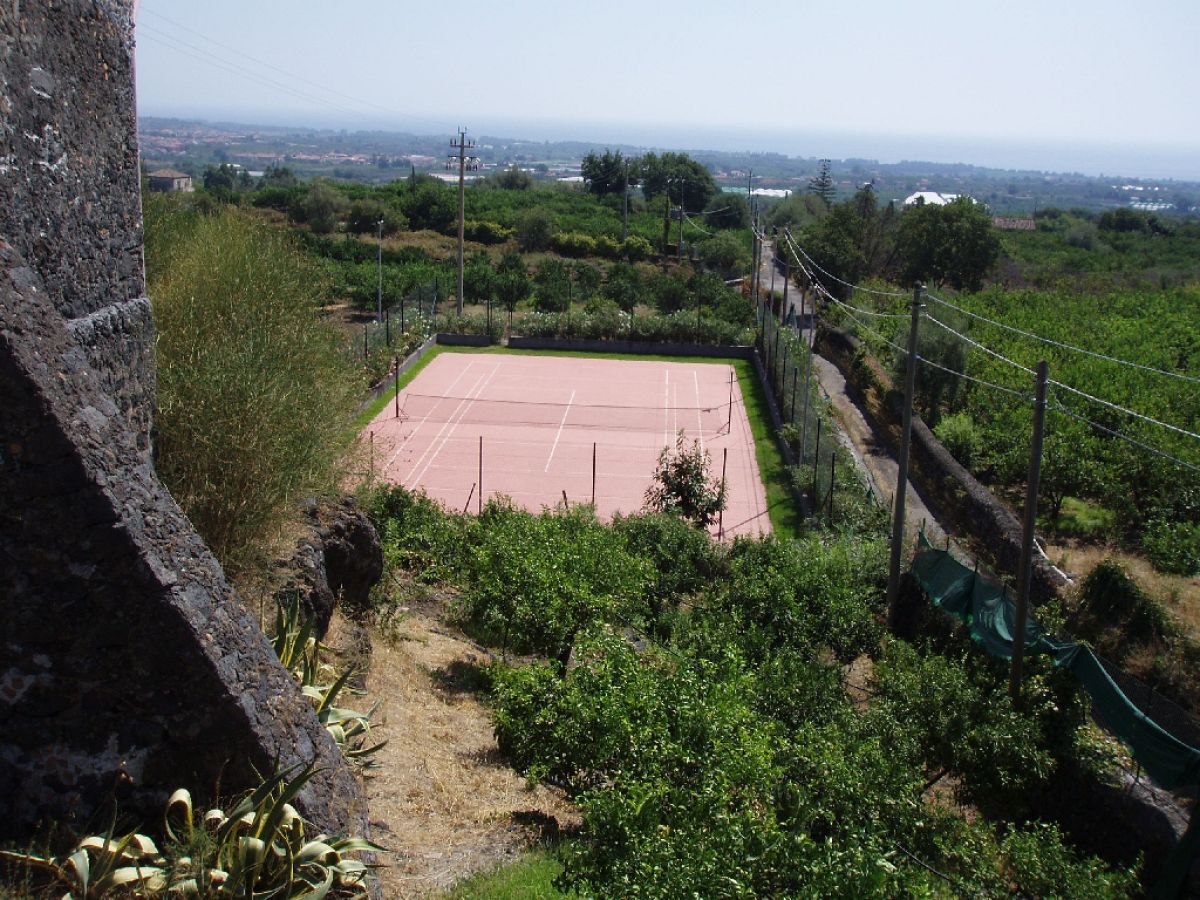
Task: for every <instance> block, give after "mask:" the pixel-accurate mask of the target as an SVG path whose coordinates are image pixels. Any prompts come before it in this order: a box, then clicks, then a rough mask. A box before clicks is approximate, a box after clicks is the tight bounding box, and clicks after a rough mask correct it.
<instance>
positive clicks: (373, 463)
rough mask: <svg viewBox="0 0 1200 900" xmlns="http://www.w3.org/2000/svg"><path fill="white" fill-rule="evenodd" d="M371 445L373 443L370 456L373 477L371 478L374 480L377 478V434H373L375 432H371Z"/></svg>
mask: <svg viewBox="0 0 1200 900" xmlns="http://www.w3.org/2000/svg"><path fill="white" fill-rule="evenodd" d="M370 443H371V450H370V454H369V457H370V475H371V478H372V479H374V478H375V432H373V431H372V432H371V437H370Z"/></svg>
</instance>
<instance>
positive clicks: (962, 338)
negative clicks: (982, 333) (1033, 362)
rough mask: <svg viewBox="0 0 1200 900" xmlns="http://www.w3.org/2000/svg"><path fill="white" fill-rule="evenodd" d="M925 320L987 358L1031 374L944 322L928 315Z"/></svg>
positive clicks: (1030, 370) (1031, 371)
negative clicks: (990, 357) (984, 354)
mask: <svg viewBox="0 0 1200 900" xmlns="http://www.w3.org/2000/svg"><path fill="white" fill-rule="evenodd" d="M925 318H926V319H927V320H928V321H930V322H932V323H933V324H934V325H936V326H938V327H939V328H944V329H945V330H946V331H948V332H950V333H951V334H952V335H954V336H955V337H956V338H958V339H959V340H960V341H965V342H966V343H968V344H970V345H971V346H972V347H976V348H977V349H979V350H982V351H983V352H984V353H986V354H988V355H989V356H994V357H995V358H996V359H998V360H1000V361H1001V362H1004V363H1008V364H1009V365H1010V366H1012V367H1013V368H1015V369H1020V370H1021V371H1022V372H1026V373H1028V374H1030V375H1032V374H1033V369H1031V368H1029V367H1028V366H1023V365H1021V364H1020V363H1019V362H1016V361H1014V360H1011V359H1009V358H1008V357H1007V356H1005V355H1003V354H1002V353H997V352H996V351H995V350H992V349H991V348H990V347H985V346H984V345H983V344H981V343H979V342H978V341H973V340H971V339H970V338H969V337H967V336H966V335H965V334H960V333H959V332H957V331H955V330H954V329H953V328H951V327H950V326H949V325H947V324H946V323H945V322H940V321H938V320H937V319H935V318H934V317H933V316H931V315H928V314H926V316H925Z"/></svg>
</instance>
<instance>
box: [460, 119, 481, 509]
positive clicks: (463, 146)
mask: <svg viewBox="0 0 1200 900" xmlns="http://www.w3.org/2000/svg"><path fill="white" fill-rule="evenodd" d="M466 167H467V133H466V132H465V131H459V132H458V297H457V303H456V304H455V311H456V312H457V313H458V314H459V315H460V316H461V315H462V313H463V234H464V231H463V228H464V223H465V219H466V215H467V191H466V187H465V184H466V179H465V177H464V173H465V172H466ZM479 496H480V499H482V498H483V485H482V483H481V484H480V488H479Z"/></svg>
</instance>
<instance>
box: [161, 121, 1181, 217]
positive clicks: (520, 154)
mask: <svg viewBox="0 0 1200 900" xmlns="http://www.w3.org/2000/svg"><path fill="white" fill-rule="evenodd" d="M138 131H139V138H140V142H141V153H142V165H143V169H144V170H145V171H146V172H151V171H155V170H163V169H168V170H170V171H174V172H178V173H180V174H182V175H188V176H192V177H196V176H200V175H202V174H203V172H204V170H205V168H207V167H208V166H218V165H223V164H227V165H232V166H236V167H239V168H242V169H245V170H246V172H247V173H248V175H249V176H250V177H260V176H261V175H262V173H263V172H265V171H266V169H267V168H268V167H271V166H287V167H289V168H290V169H292V170H293V171H294V172H295V173H296V174H297V175H300V176H302V177H317V176H321V177H327V178H333V179H337V180H346V181H361V182H366V183H375V184H378V183H384V182H388V181H392V180H394V179H396V178H401V177H405V176H407V175H409V174H410V173H412V172H422V173H427V174H431V175H435V176H439V177H446V178H454V179H457V171H455V172H454V173H451V172H450V171H449V169H448V168H447V166H448V158H449V155H450V153H451V149H450V139H451V137H452V136H451V135H414V134H405V133H398V132H380V131H355V132H350V131H345V130H341V131H338V130H331V129H304V128H282V127H277V126H259V125H252V124H228V123H212V122H203V121H193V120H183V119H165V118H155V117H149V116H148V117H143V118H142V119H141V121H140V122H139V127H138ZM469 137H470V138H471V139H472V140H473V142H474V146H473V147H472V149H471V151H470V152H471V154H472V155H473V156H474V157H475V158H476V159H477V161H478V169H477V170H476V171H475V172H474V173H472V174H471V175H469V176H467V177H469V178H478V177H484V176H486V175H487V174H488V173H489V172H495V171H496V170H501V169H508V168H511V167H516V168H518V169H520V170H522V171H525V172H528V173H529V174H530V175H532V176H533V177H534V178H536V179H538V180H541V181H547V182H559V183H562V184H563V185H564V186H569V185H571V184H572V183H579V182H582V176H581V174H580V162H581V160H582V159H583V157H584V155H585V154H587V153H588V152H591V151H601V150H604V149H613V150H620V151H622V152H623V153H624V154H625V155H626V156H636V155H638V154H640V153H642V152H645V151H647V150H656V151H661V150H663V149H686V150H687V152H688V153H689V154H690V155H691V156H693V157H694V158H695V159H697V160H699V161H700V162H701V163H703V164H704V165H705V166H706V167H707V168H708V169H709V171H710V172H711V173H712V174H713V177H714V179H715V180H716V182H717V184H718V185H720V186H721V187H722V189H724V190H728V191H739V192H743V193H744V192H746V191H747V190H752V191H753V192H754V194H755V195H756V196H764V197H783V196H786V195H787V194H788V193H789V192H791V191H794V190H802V189H803V188H804V187H805V186H806V185H807V183H808V181H809V179H810V178H812V177H813V176H814V175H815V174H816V173H817V171H818V169H819V167H820V162H821V159H822V156H821V154H820V148H817V147H814V148H812V149H813V155H811V156H804V157H800V156H785V155H783V154H780V153H731V152H723V151H706V150H702V149H695V148H661V147H654V148H649V147H637V146H632V145H625V144H617V143H614V144H612V145H609V146H607V147H606V146H605V145H601V144H597V143H588V142H579V141H527V140H520V139H514V138H499V137H494V136H488V135H469ZM455 169H457V166H455ZM831 171H832V174H833V176H834V178H835V181H836V185H837V189H838V194H839V196H843V197H845V196H850V195H851V194H852V193H853V192H854V191H855V190H856V189H857V188H858V187H859V186H861V185H862V184H864V183H866V182H873V183H874V186H875V190H876V193H877V196H879V197H880V198H881V199H883V200H884V201H891V202H895V203H896V204H897V205H899V204H902V203H903V202H904V201H905V200H906V199H908V198H911V197H912V196H913V195H914V194H917V193H923V192H927V193H931V194H936V195H955V194H967V195H968V196H970V197H972V198H974V199H975V200H977V201H979V202H983V203H986V204H987V205H988V207H989V209H990V210H991V212H992V213H993V214H995V215H997V216H1000V217H1014V218H1017V219H1021V218H1027V217H1029V216H1032V215H1033V214H1034V213H1036V211H1037V210H1038V209H1045V208H1047V207H1050V206H1055V207H1059V208H1063V209H1071V208H1077V209H1084V210H1089V211H1103V210H1108V209H1117V208H1131V209H1137V210H1142V211H1146V212H1156V213H1162V214H1167V215H1180V216H1187V215H1195V214H1196V213H1197V212H1200V208H1198V205H1200V183H1198V182H1187V181H1177V180H1171V179H1157V180H1156V179H1143V180H1127V179H1121V180H1119V181H1118V180H1114V179H1105V178H1097V177H1093V176H1087V175H1082V174H1078V173H1056V172H1039V171H1030V170H1015V169H1008V170H1006V169H994V168H986V167H981V166H974V165H971V164H969V163H965V162H964V163H951V164H947V163H934V162H920V161H903V162H899V163H881V162H878V161H876V160H871V159H834V160H832V161H831Z"/></svg>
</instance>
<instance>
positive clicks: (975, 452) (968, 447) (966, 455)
mask: <svg viewBox="0 0 1200 900" xmlns="http://www.w3.org/2000/svg"><path fill="white" fill-rule="evenodd" d="M933 433H934V434H935V435H937V439H938V440H939V441H941V442H942V445H943V446H944V447H945V448H946V450H948V451H949V453H950V455H951V456H953V457H954V458H955V459H956V460H958V461H959V462H960V463H961V464H962V465H963V466H964V467H966V468H968V469H970V468H972V467H973V466H974V465H975V460H976V459H977V458H978V456H979V449H980V446H981V443H982V438H981V436H980V434H979V429H978V428H976V427H975V422H974V420H973V419H972V418H971V416H970V414H969V413H965V412H964V413H955V414H954V415H951V416H946V417H945V418H944V419H942V420H941V421H940V422H938V423H937V426H936V427H935V428H934V429H933Z"/></svg>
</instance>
